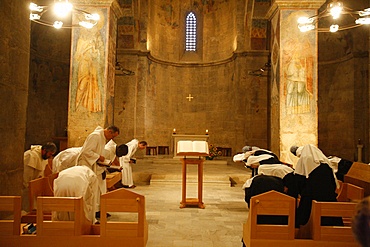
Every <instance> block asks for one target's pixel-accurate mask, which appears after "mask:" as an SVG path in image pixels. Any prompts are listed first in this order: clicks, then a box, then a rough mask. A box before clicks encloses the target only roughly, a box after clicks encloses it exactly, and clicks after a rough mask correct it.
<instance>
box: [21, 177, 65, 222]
mask: <svg viewBox="0 0 370 247" xmlns="http://www.w3.org/2000/svg"><path fill="white" fill-rule="evenodd" d="M57 177H58V173H54V174H51V175H49V176H47V177H43V178H37V179H34V180H31V181H30V182H29V184H28V200H29V205H30V212H28V213H27V214H25V215H23V216H22V218H21V222H22V223H36V201H37V197H39V196H53V195H54V179H56V178H57ZM45 218H46V219H51V213H49V214H45Z"/></svg>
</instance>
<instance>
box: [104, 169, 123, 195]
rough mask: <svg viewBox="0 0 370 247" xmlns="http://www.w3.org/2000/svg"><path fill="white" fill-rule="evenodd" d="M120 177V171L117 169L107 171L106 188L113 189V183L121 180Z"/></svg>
mask: <svg viewBox="0 0 370 247" xmlns="http://www.w3.org/2000/svg"><path fill="white" fill-rule="evenodd" d="M121 179H122V173H121V172H119V171H117V172H112V173H108V174H107V177H106V183H107V190H108V191H111V190H114V189H115V188H114V185H115V184H116V183H117V182H119V181H121Z"/></svg>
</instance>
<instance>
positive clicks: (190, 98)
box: [186, 93, 194, 101]
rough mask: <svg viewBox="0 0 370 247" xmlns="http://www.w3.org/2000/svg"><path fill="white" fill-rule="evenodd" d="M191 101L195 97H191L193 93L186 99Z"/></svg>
mask: <svg viewBox="0 0 370 247" xmlns="http://www.w3.org/2000/svg"><path fill="white" fill-rule="evenodd" d="M186 98H187V99H188V100H189V101H191V100H192V99H193V98H194V97H193V96H191V93H189V96H188V97H186Z"/></svg>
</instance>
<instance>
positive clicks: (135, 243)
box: [100, 188, 148, 247]
mask: <svg viewBox="0 0 370 247" xmlns="http://www.w3.org/2000/svg"><path fill="white" fill-rule="evenodd" d="M100 211H101V219H100V236H101V238H106V239H107V242H108V239H109V242H110V244H111V246H117V245H119V246H127V247H143V246H146V243H147V241H148V223H147V221H146V213H145V197H144V196H142V195H140V194H137V193H135V192H132V191H130V190H127V189H124V188H121V189H117V190H114V191H112V192H108V193H106V194H104V195H102V196H101V199H100ZM108 212H110V213H111V212H125V213H130V214H135V216H136V217H134V218H135V220H134V221H132V220H131V221H127V222H110V221H107V217H106V214H107V213H108ZM115 243H116V244H115Z"/></svg>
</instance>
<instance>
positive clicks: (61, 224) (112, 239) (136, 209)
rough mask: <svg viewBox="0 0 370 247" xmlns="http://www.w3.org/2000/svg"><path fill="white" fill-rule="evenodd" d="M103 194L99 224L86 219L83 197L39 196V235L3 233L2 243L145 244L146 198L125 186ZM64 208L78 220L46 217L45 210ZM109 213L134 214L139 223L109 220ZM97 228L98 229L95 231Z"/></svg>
mask: <svg viewBox="0 0 370 247" xmlns="http://www.w3.org/2000/svg"><path fill="white" fill-rule="evenodd" d="M102 197H103V198H102V200H101V202H102V208H101V213H102V214H101V215H102V219H101V224H100V225H91V223H90V222H88V221H87V220H86V219H84V217H85V214H84V212H83V200H82V198H80V197H79V198H70V197H39V198H38V205H37V208H38V210H37V225H36V227H37V231H36V234H32V235H31V234H24V235H19V234H17V235H7V236H1V237H0V246H7V247H13V246H14V247H18V246H38V247H49V246H53V247H65V246H68V247H81V246H89V247H101V246H104V247H116V246H123V247H125V246H126V247H144V246H146V243H147V240H148V224H147V221H146V216H145V197H144V196H142V195H139V194H137V193H134V192H132V191H129V190H126V189H118V190H115V191H112V192H109V193H107V194H105V195H102ZM0 200H1V197H0ZM14 210H17V211H18V212H19V214H20V210H21V209H20V206H19V208H17V209H14ZM65 210H66V211H71V212H74V215H75V221H70V222H66V221H50V220H46V219H45V217H44V214H45V212H49V211H65ZM106 212H129V213H134V214H136V218H137V222H133V221H129V222H111V221H107V219H106ZM17 224H18V223H17ZM13 225H14V224H13ZM18 225H19V224H18ZM100 227H101V231H100ZM94 228H95V231H94V230H93V229H94ZM100 232H101V234H100Z"/></svg>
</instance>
